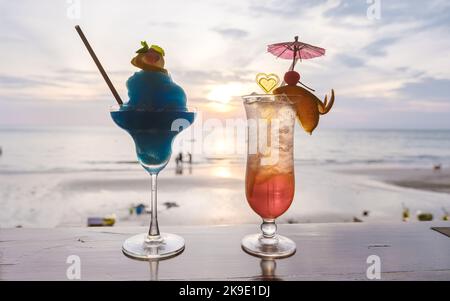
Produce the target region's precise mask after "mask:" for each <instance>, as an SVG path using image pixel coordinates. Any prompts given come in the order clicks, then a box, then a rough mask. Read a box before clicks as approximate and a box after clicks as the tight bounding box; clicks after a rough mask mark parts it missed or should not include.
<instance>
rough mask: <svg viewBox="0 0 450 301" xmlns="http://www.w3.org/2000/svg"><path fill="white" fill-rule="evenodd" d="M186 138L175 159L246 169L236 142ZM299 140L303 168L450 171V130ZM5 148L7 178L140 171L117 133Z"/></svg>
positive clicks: (30, 136) (318, 135)
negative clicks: (228, 163) (439, 167)
mask: <svg viewBox="0 0 450 301" xmlns="http://www.w3.org/2000/svg"><path fill="white" fill-rule="evenodd" d="M183 135H184V134H183V133H182V134H180V135H179V136H180V137H177V139H176V140H175V141H174V144H173V153H174V154H178V153H179V152H182V153H183V154H185V155H186V154H187V153H191V154H192V155H193V161H194V162H195V163H198V164H209V163H214V162H217V161H218V160H221V159H228V160H231V161H232V162H235V163H237V164H239V163H242V164H244V163H245V158H246V156H245V153H243V152H242V151H239V150H240V149H245V148H242V147H236V146H235V145H233V141H232V142H231V143H218V145H217V147H215V148H213V150H211V147H209V145H201V146H199V145H198V144H202V143H204V144H210V143H209V142H204V141H203V140H202V138H200V139H191V138H190V137H191V136H192V135H191V134H190V133H186V134H185V135H184V137H182V136H183ZM188 138H189V139H188ZM294 138H295V147H294V158H295V162H296V163H298V164H302V165H328V166H331V165H336V166H359V165H361V166H367V165H370V166H372V167H373V166H380V167H383V166H398V167H431V166H433V165H439V164H440V165H442V166H445V165H447V166H448V165H450V130H334V129H320V131H316V132H314V134H313V135H312V136H310V135H308V134H306V133H305V132H304V131H302V129H300V128H297V129H296V131H295V137H294ZM205 140H206V139H205ZM210 140H211V139H210ZM217 140H218V141H219V142H220V141H222V139H220V138H217ZM236 143H238V142H236ZM241 144H242V143H241ZM0 148H1V155H0V173H1V174H9V173H46V172H68V173H69V172H82V171H115V170H135V169H137V168H140V167H139V166H138V164H137V162H136V156H135V150H134V144H133V141H132V139H131V137H129V136H128V134H127V133H126V132H124V131H122V130H120V129H119V128H116V127H59V128H54V127H53V128H50V127H0ZM230 149H233V150H235V151H230ZM236 150H237V151H236ZM173 157H174V156H173ZM172 161H173V160H172ZM171 165H173V162H171V163H170V164H169V166H171Z"/></svg>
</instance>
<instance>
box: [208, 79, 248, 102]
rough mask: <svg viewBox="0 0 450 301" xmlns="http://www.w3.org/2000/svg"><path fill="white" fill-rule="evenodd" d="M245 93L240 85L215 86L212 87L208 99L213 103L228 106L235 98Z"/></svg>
mask: <svg viewBox="0 0 450 301" xmlns="http://www.w3.org/2000/svg"><path fill="white" fill-rule="evenodd" d="M243 91H244V89H243V86H242V84H239V83H226V84H220V85H214V86H212V87H210V91H209V93H208V94H207V96H206V98H207V99H209V100H211V101H215V102H218V103H222V104H227V103H229V102H230V100H231V99H232V98H233V97H235V96H239V95H242V93H243Z"/></svg>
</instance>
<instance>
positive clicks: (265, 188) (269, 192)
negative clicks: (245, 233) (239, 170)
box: [245, 167, 295, 219]
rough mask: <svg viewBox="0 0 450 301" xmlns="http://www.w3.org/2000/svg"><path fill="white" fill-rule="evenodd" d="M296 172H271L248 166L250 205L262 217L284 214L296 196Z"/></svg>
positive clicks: (247, 181)
mask: <svg viewBox="0 0 450 301" xmlns="http://www.w3.org/2000/svg"><path fill="white" fill-rule="evenodd" d="M294 191H295V180H294V173H293V172H288V173H271V172H267V170H264V169H261V170H253V169H252V168H249V167H247V175H246V178H245V193H246V196H247V201H248V203H249V204H250V207H252V209H253V210H254V211H255V212H256V213H257V214H258V215H259V216H261V217H262V218H267V219H275V218H277V217H278V216H280V215H282V214H283V213H284V212H285V211H286V210H288V208H289V206H291V203H292V200H293V198H294Z"/></svg>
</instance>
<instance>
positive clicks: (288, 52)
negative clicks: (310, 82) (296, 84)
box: [267, 36, 325, 90]
mask: <svg viewBox="0 0 450 301" xmlns="http://www.w3.org/2000/svg"><path fill="white" fill-rule="evenodd" d="M267 51H268V52H270V53H271V54H273V55H275V56H276V57H279V58H282V59H287V60H292V64H291V67H290V68H289V70H290V71H292V70H294V67H295V64H297V61H298V60H302V59H304V60H308V59H312V58H315V57H319V56H322V55H325V49H323V48H320V47H317V46H313V45H310V44H307V43H303V42H300V41H299V40H298V36H295V39H294V41H293V42H292V41H291V42H282V43H276V44H271V45H268V46H267ZM302 85H303V84H302ZM309 89H310V88H309ZM311 90H312V89H311Z"/></svg>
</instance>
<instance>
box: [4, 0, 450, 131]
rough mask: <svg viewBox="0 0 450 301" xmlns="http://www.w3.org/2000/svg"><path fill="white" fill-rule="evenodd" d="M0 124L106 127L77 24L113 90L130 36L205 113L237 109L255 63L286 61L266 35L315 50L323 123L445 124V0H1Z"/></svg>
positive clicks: (312, 72)
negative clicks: (161, 57)
mask: <svg viewBox="0 0 450 301" xmlns="http://www.w3.org/2000/svg"><path fill="white" fill-rule="evenodd" d="M0 15H1V16H0V41H1V44H0V57H1V59H0V106H1V109H0V125H2V126H19V125H27V126H72V125H81V126H94V125H106V126H113V124H112V122H111V120H110V117H109V113H108V112H109V106H110V105H113V104H114V103H115V101H114V98H113V97H112V95H111V92H110V91H109V90H108V88H107V86H106V84H105V83H104V81H103V79H102V78H101V76H100V74H99V72H98V71H97V69H96V67H95V65H94V63H93V62H92V60H91V58H90V56H89V55H88V53H87V51H86V49H85V48H84V46H83V44H82V42H81V40H80V38H79V37H78V35H77V33H76V31H75V30H74V25H76V24H80V25H81V27H82V29H83V31H84V32H85V34H86V36H87V38H88V40H89V41H90V43H91V45H92V47H93V48H94V50H95V52H96V53H97V56H98V57H99V59H100V61H101V62H102V64H103V66H104V67H105V69H106V70H107V72H108V74H109V75H110V78H111V80H112V81H113V83H114V85H115V86H116V88H117V90H118V91H119V94H120V95H121V96H122V98H123V99H124V100H126V99H127V90H126V86H125V82H126V80H127V78H128V77H130V76H131V75H132V74H133V73H134V72H136V71H137V69H136V68H135V67H133V66H132V65H131V64H130V60H131V58H132V57H133V56H134V55H135V51H136V50H137V49H138V48H140V41H141V40H147V42H148V43H149V44H157V45H160V46H162V47H163V48H164V49H165V53H166V56H165V61H166V68H167V69H168V71H169V72H170V74H171V76H172V78H173V80H174V81H175V82H176V83H178V84H179V85H181V86H182V87H183V88H184V90H185V92H186V94H187V95H188V102H189V106H192V107H196V108H197V110H199V111H201V112H203V113H204V115H205V116H211V117H219V118H233V117H242V116H243V115H244V108H243V105H242V100H241V98H240V97H239V96H240V95H244V94H249V93H251V92H254V91H256V92H261V90H260V89H259V87H258V86H257V85H256V83H255V75H256V74H257V73H259V72H265V73H276V74H278V75H279V76H280V77H282V76H283V74H284V72H285V71H286V70H287V69H288V67H289V64H290V62H289V61H287V60H283V59H277V58H275V57H274V56H273V55H271V54H269V53H267V50H266V47H267V45H268V44H271V43H277V42H284V41H290V40H293V37H294V36H295V35H298V36H299V37H300V40H301V41H304V42H307V43H309V44H313V45H317V46H320V47H322V48H325V49H326V51H327V52H326V55H325V56H323V57H320V58H315V59H312V60H304V61H302V62H301V63H299V64H298V65H297V67H296V70H297V71H298V72H299V73H300V74H301V76H302V81H303V82H304V83H305V84H307V85H308V86H311V87H313V88H314V89H315V90H316V92H315V94H316V95H317V96H318V97H319V98H321V99H323V98H324V96H325V94H327V93H328V94H329V93H330V91H331V89H332V88H333V89H334V90H335V93H336V101H335V106H334V108H333V110H332V112H331V113H329V114H328V115H326V116H324V117H325V118H322V119H321V127H324V128H356V129H358V128H364V129H366V128H405V129H436V128H445V129H450V96H449V95H450V55H449V53H450V2H449V1H445V0H430V1H411V0H398V1H393V0H391V1H387V0H353V1H346V0H327V1H325V0H323V1H320V0H319V1H318V0H316V1H312V0H306V1H299V0H296V1H292V0H271V1H266V0H257V1H253V0H240V1H231V0H228V1H219V0H199V1H185V0H176V1H172V0H163V1H159V0H156V1H155V0H152V1H149V0H146V1H140V0H139V1H138V0H130V1H117V0H116V1H114V0H89V1H87V0H41V1H26V0H18V1H4V0H0Z"/></svg>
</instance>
